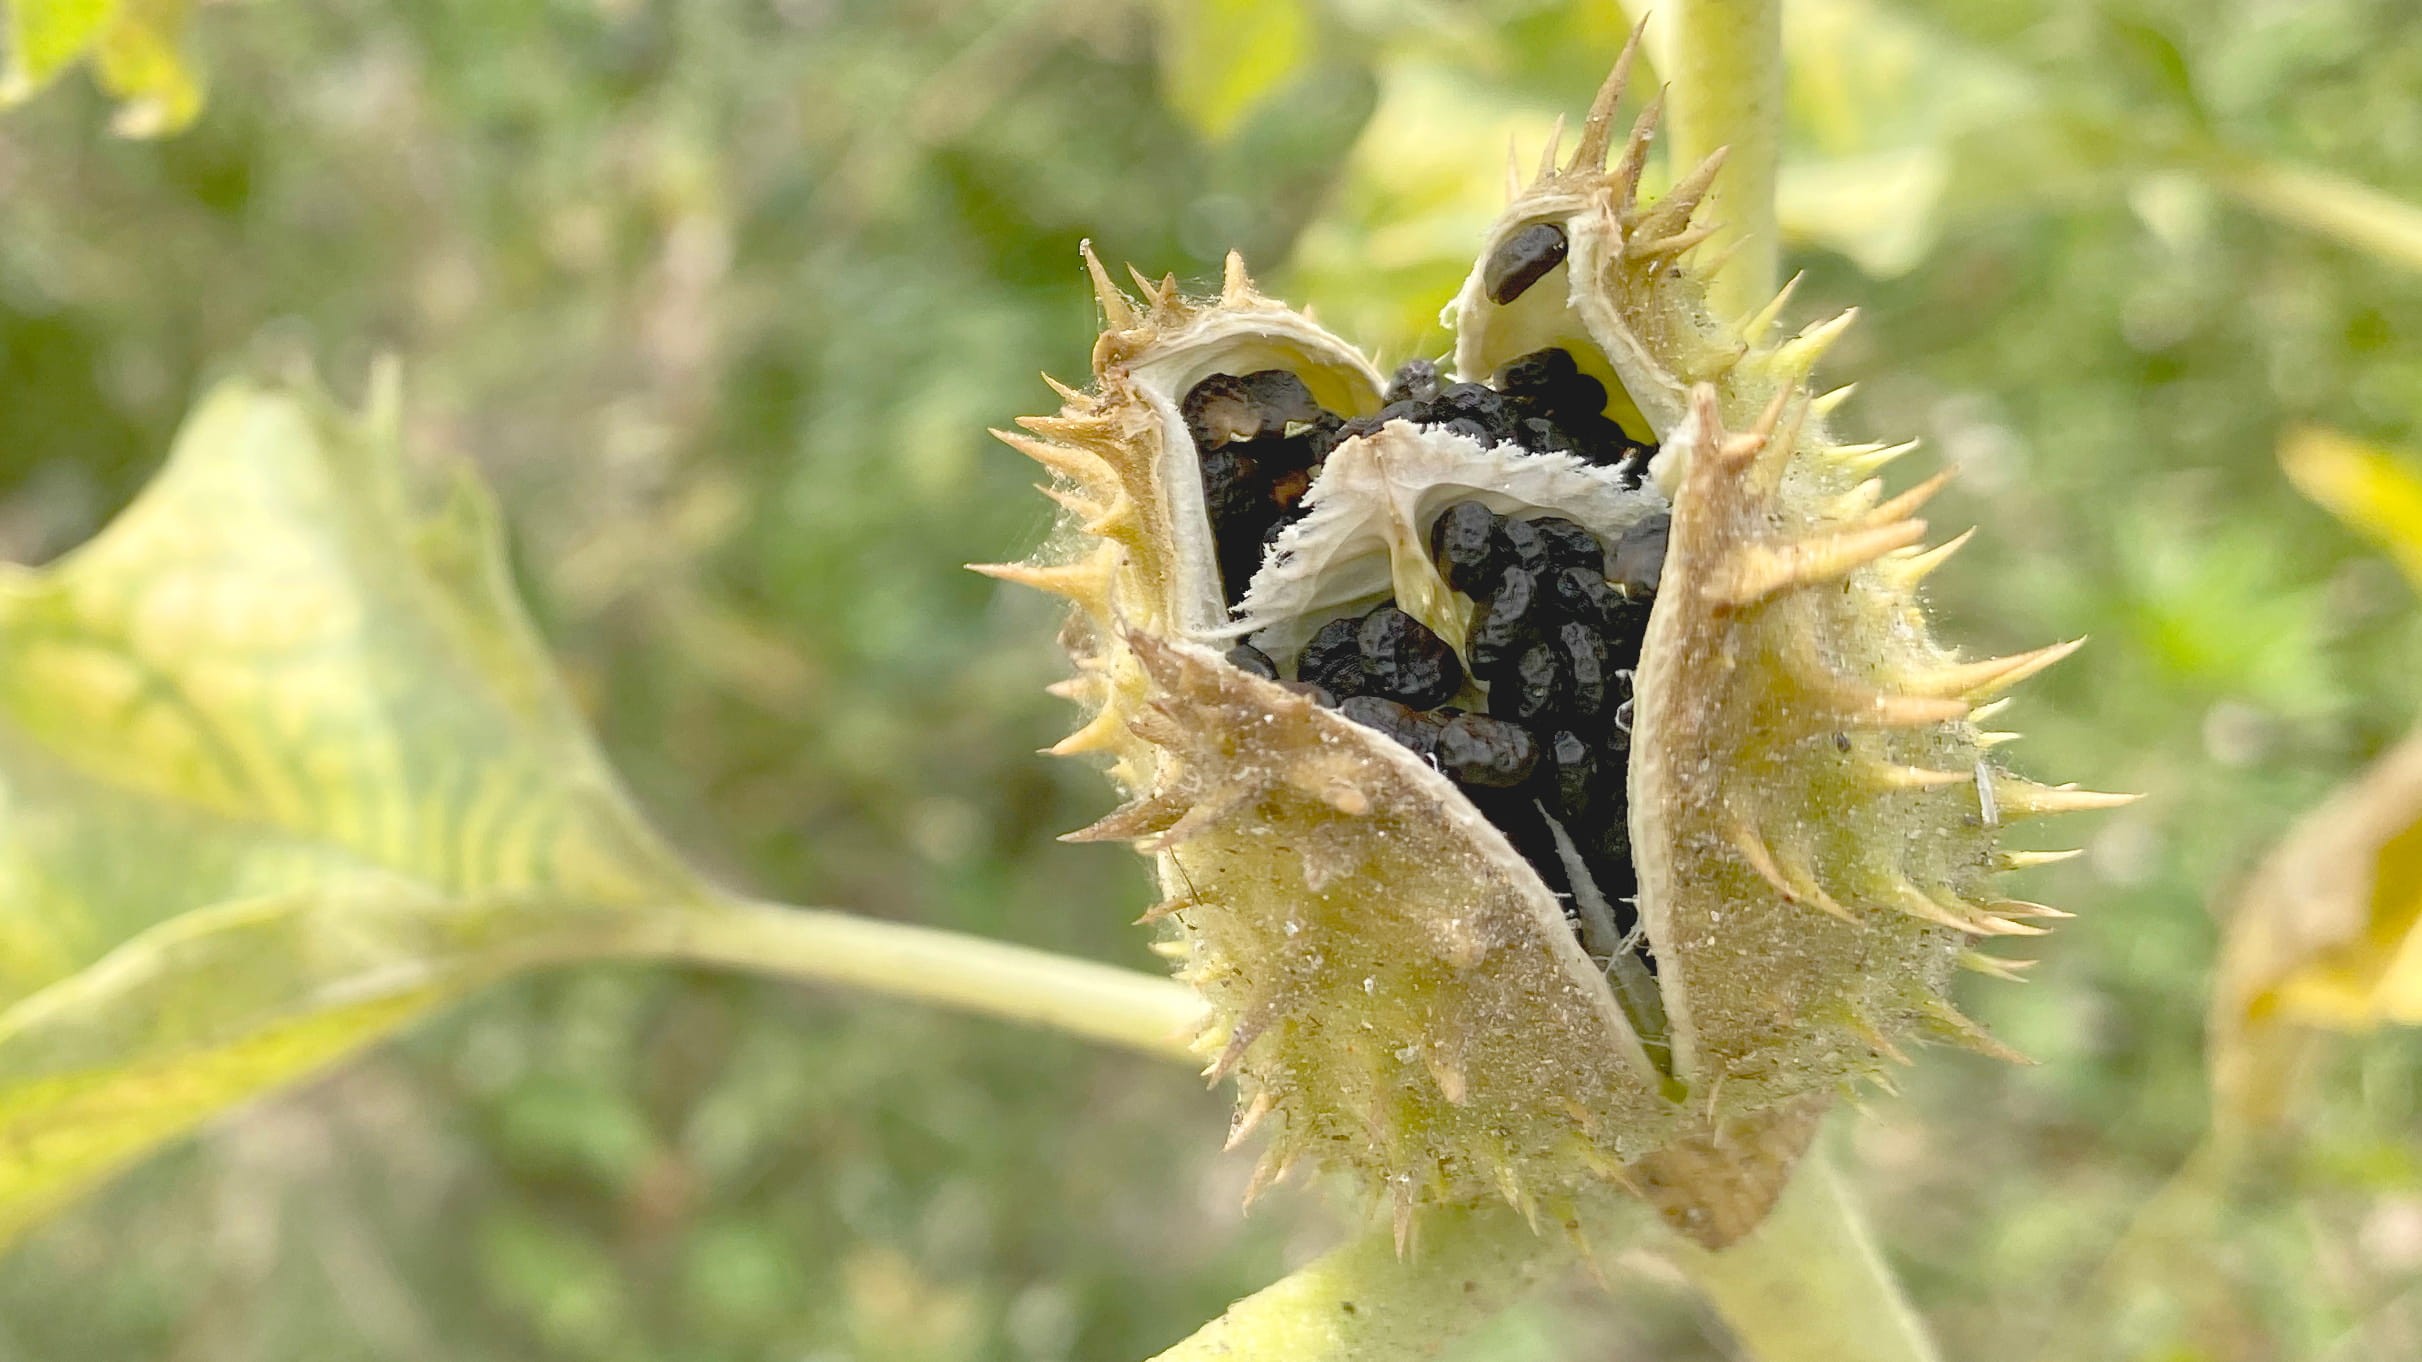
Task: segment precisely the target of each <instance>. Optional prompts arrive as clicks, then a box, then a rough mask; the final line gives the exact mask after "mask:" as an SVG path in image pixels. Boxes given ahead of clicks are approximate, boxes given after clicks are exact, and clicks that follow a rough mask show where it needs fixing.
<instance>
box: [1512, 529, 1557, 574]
mask: <svg viewBox="0 0 2422 1362" xmlns="http://www.w3.org/2000/svg"><path fill="white" fill-rule="evenodd" d="M1497 545H1498V548H1499V550H1500V551H1501V552H1503V553H1504V555H1505V561H1506V562H1507V564H1509V565H1510V566H1513V567H1518V568H1521V569H1522V570H1523V571H1525V572H1536V573H1545V572H1547V571H1548V570H1549V566H1550V565H1549V561H1548V555H1549V547H1550V546H1549V543H1548V537H1547V535H1546V534H1545V533H1544V532H1543V531H1541V530H1540V528H1539V526H1538V525H1537V523H1536V522H1533V521H1528V520H1516V519H1513V518H1512V517H1510V516H1509V517H1507V518H1506V519H1505V520H1504V521H1502V522H1500V523H1499V524H1498V526H1497ZM1558 566H1561V564H1559V565H1558Z"/></svg>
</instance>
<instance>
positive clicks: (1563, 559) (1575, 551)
mask: <svg viewBox="0 0 2422 1362" xmlns="http://www.w3.org/2000/svg"><path fill="white" fill-rule="evenodd" d="M1530 527H1531V528H1532V529H1534V530H1536V531H1538V532H1539V534H1540V536H1541V537H1542V538H1544V539H1545V540H1547V570H1548V571H1549V572H1551V573H1554V572H1560V571H1562V570H1563V569H1565V568H1576V567H1577V568H1590V569H1593V570H1597V571H1604V570H1605V568H1606V549H1605V547H1604V546H1603V545H1601V544H1600V543H1599V542H1598V536H1596V535H1594V534H1591V533H1590V532H1589V531H1588V530H1585V529H1583V528H1581V527H1580V526H1579V525H1576V524H1574V523H1573V522H1572V521H1569V520H1566V519H1565V518H1564V517H1562V516H1558V515H1543V516H1541V517H1539V518H1538V519H1537V520H1533V521H1531V522H1530Z"/></svg>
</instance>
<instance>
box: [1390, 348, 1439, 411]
mask: <svg viewBox="0 0 2422 1362" xmlns="http://www.w3.org/2000/svg"><path fill="white" fill-rule="evenodd" d="M1437 396H1438V366H1437V365H1436V364H1434V363H1432V362H1431V361H1429V360H1426V359H1415V360H1407V361H1405V362H1404V363H1403V364H1402V365H1399V366H1398V367H1397V370H1396V376H1395V378H1394V379H1393V380H1392V381H1391V382H1390V383H1389V384H1388V390H1387V393H1386V395H1385V396H1384V397H1383V398H1382V399H1381V400H1382V401H1385V402H1388V403H1390V404H1393V403H1397V402H1428V401H1430V400H1432V399H1434V398H1436V397H1437Z"/></svg>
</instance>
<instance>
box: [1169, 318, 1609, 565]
mask: <svg viewBox="0 0 2422 1362" xmlns="http://www.w3.org/2000/svg"><path fill="white" fill-rule="evenodd" d="M1386 403H1387V405H1386V406H1384V407H1382V408H1381V409H1380V410H1379V411H1378V412H1376V413H1374V414H1373V415H1370V416H1361V417H1356V418H1355V419H1353V420H1351V421H1349V420H1347V419H1345V418H1344V417H1342V416H1340V415H1338V414H1337V413H1336V412H1333V411H1330V410H1328V409H1326V408H1324V407H1322V406H1321V405H1320V404H1319V403H1318V402H1316V401H1314V400H1313V398H1312V393H1311V390H1310V389H1308V388H1306V387H1304V384H1303V380H1302V379H1300V378H1297V377H1296V376H1295V375H1293V374H1291V373H1288V372H1287V371H1286V370H1284V369H1262V370H1259V371H1257V372H1254V373H1249V374H1213V375H1211V376H1210V377H1209V378H1206V379H1204V380H1203V381H1202V382H1200V383H1197V384H1195V385H1194V387H1193V388H1192V389H1191V390H1189V391H1188V392H1187V393H1186V396H1185V399H1184V401H1183V403H1182V404H1181V406H1180V414H1181V415H1182V416H1183V417H1184V418H1185V422H1186V433H1187V434H1188V435H1190V436H1191V437H1192V438H1193V440H1194V448H1195V451H1196V453H1197V455H1198V456H1199V457H1200V459H1201V460H1202V473H1203V499H1204V502H1205V505H1206V506H1207V508H1208V509H1209V511H1210V515H1211V534H1212V539H1213V542H1214V543H1215V544H1216V545H1217V546H1218V556H1219V575H1220V583H1221V587H1222V589H1223V591H1224V592H1225V594H1226V596H1227V601H1228V604H1229V606H1231V607H1233V606H1235V605H1236V603H1237V602H1239V601H1241V600H1243V599H1244V595H1245V588H1246V586H1247V585H1248V584H1249V583H1250V582H1251V581H1252V580H1253V575H1254V574H1255V573H1256V572H1259V571H1260V570H1261V565H1262V561H1263V558H1264V556H1265V555H1266V553H1267V552H1268V549H1269V546H1270V544H1272V543H1273V542H1275V541H1276V540H1277V538H1278V536H1279V535H1280V533H1282V532H1283V531H1284V530H1285V529H1286V528H1287V527H1288V526H1289V525H1292V524H1294V523H1295V522H1296V521H1297V520H1300V519H1302V517H1303V515H1304V512H1303V509H1302V505H1303V497H1304V493H1305V492H1307V491H1309V490H1310V489H1311V486H1312V480H1313V478H1315V477H1317V476H1318V475H1319V473H1320V466H1321V463H1322V461H1323V460H1325V459H1327V458H1328V457H1329V451H1330V450H1331V449H1333V448H1335V447H1336V446H1337V443H1338V442H1339V441H1341V440H1344V439H1347V438H1348V437H1351V436H1355V435H1368V434H1370V433H1371V432H1373V431H1375V430H1377V429H1379V428H1380V427H1381V426H1383V425H1386V424H1387V423H1388V422H1390V421H1399V420H1401V421H1410V422H1412V423H1414V424H1415V425H1422V426H1438V427H1442V428H1444V429H1447V430H1451V431H1454V432H1455V433H1457V434H1459V435H1465V436H1468V437H1470V438H1471V439H1473V440H1476V441H1478V442H1479V443H1481V444H1483V445H1500V444H1511V445H1514V446H1517V447H1519V448H1522V449H1526V450H1529V451H1531V452H1533V453H1541V454H1546V453H1557V454H1571V455H1573V456H1575V457H1576V458H1579V459H1581V460H1582V461H1584V462H1586V463H1590V464H1594V465H1597V466H1599V467H1604V468H1614V469H1617V470H1619V475H1620V476H1621V477H1622V479H1623V480H1624V483H1625V485H1627V486H1638V485H1639V483H1640V479H1641V478H1642V477H1643V476H1644V474H1645V472H1646V470H1647V467H1648V460H1649V459H1650V457H1652V456H1653V455H1655V453H1656V452H1657V451H1656V448H1655V447H1654V446H1653V445H1647V444H1643V443H1641V442H1640V441H1638V440H1635V439H1633V438H1631V436H1630V435H1628V434H1626V433H1625V432H1624V429H1623V427H1622V426H1621V425H1618V424H1617V423H1616V422H1615V421H1613V420H1612V419H1610V418H1609V417H1608V416H1607V415H1606V387H1605V385H1604V384H1602V383H1600V382H1598V380H1596V379H1594V378H1591V377H1590V376H1589V375H1587V374H1584V373H1582V372H1580V371H1579V369H1578V368H1577V367H1576V366H1575V365H1574V363H1573V357H1572V355H1571V354H1569V353H1567V352H1566V351H1563V350H1540V351H1536V352H1534V353H1532V354H1528V355H1524V356H1523V357H1522V358H1520V359H1517V360H1515V361H1514V362H1513V363H1511V364H1508V365H1506V366H1505V368H1504V369H1502V370H1500V371H1499V372H1498V375H1497V383H1496V386H1495V387H1490V386H1488V385H1486V384H1480V383H1448V384H1441V383H1440V382H1439V378H1438V366H1437V365H1435V364H1432V363H1430V362H1429V361H1428V360H1415V361H1413V362H1412V363H1410V364H1407V365H1405V366H1404V367H1403V368H1401V369H1398V370H1397V371H1396V376H1395V380H1394V383H1393V384H1392V385H1391V386H1390V387H1389V388H1388V391H1387V395H1386Z"/></svg>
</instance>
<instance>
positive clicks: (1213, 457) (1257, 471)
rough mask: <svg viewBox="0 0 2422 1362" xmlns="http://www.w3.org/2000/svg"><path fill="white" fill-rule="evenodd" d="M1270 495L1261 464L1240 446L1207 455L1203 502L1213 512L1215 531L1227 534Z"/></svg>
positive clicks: (1204, 461)
mask: <svg viewBox="0 0 2422 1362" xmlns="http://www.w3.org/2000/svg"><path fill="white" fill-rule="evenodd" d="M1267 496H1268V489H1267V487H1266V486H1265V485H1264V484H1263V482H1262V480H1261V464H1260V462H1259V461H1258V460H1256V459H1254V458H1253V456H1252V455H1250V454H1247V453H1244V452H1242V451H1241V450H1236V449H1215V450H1213V451H1211V452H1210V453H1208V454H1205V455H1203V504H1204V509H1206V510H1208V511H1209V512H1210V513H1211V531H1212V533H1214V534H1222V533H1224V532H1225V531H1226V529H1227V528H1228V526H1229V525H1231V524H1233V523H1235V522H1236V521H1237V519H1238V518H1239V517H1240V516H1241V515H1243V514H1245V513H1247V512H1249V511H1251V510H1252V509H1253V508H1254V506H1255V505H1256V504H1257V503H1259V502H1261V501H1263V500H1265V499H1266V498H1267Z"/></svg>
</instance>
